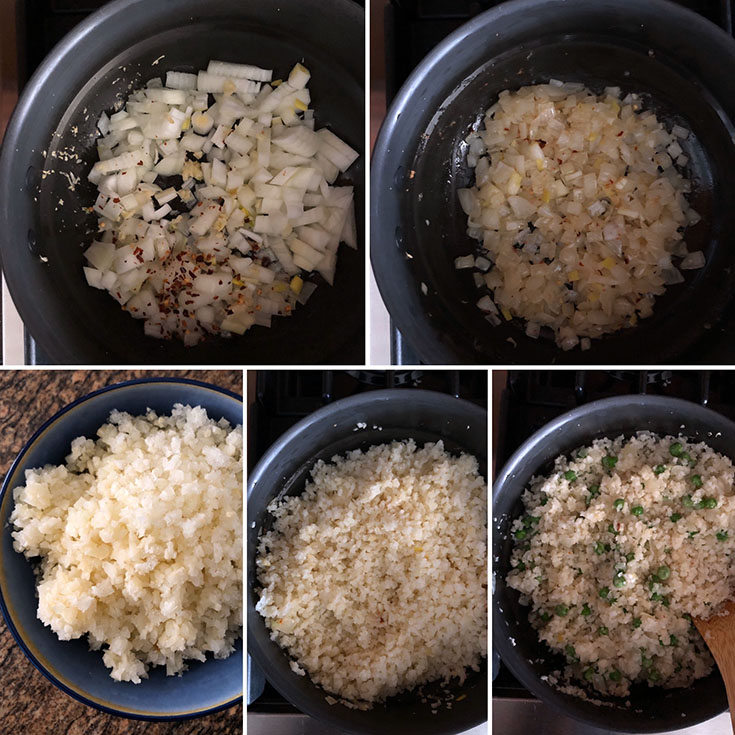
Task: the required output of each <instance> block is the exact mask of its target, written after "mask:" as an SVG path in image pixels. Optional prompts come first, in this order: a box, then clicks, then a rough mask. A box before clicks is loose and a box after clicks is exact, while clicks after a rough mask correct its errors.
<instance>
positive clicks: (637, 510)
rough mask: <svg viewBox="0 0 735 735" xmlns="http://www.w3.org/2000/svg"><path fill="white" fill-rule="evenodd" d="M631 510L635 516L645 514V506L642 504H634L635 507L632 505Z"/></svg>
mask: <svg viewBox="0 0 735 735" xmlns="http://www.w3.org/2000/svg"><path fill="white" fill-rule="evenodd" d="M630 512H631V513H632V514H633V515H634V516H642V515H643V506H642V505H634V506H633V507H632V508H631V509H630Z"/></svg>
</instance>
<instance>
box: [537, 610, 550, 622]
mask: <svg viewBox="0 0 735 735" xmlns="http://www.w3.org/2000/svg"><path fill="white" fill-rule="evenodd" d="M539 617H540V618H541V621H542V622H544V623H548V622H549V620H551V613H547V612H542V613H541V615H540V616H539Z"/></svg>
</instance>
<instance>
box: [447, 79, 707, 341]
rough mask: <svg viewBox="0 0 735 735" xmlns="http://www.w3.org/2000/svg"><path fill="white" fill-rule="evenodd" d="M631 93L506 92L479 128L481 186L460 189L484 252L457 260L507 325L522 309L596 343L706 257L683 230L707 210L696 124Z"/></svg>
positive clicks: (533, 319)
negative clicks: (690, 167) (698, 191)
mask: <svg viewBox="0 0 735 735" xmlns="http://www.w3.org/2000/svg"><path fill="white" fill-rule="evenodd" d="M620 95H621V92H620V89H618V88H617V87H615V88H608V89H606V90H605V93H604V94H602V95H599V96H598V95H595V94H594V93H592V92H590V91H589V90H588V89H586V88H585V87H584V86H583V85H582V84H571V83H565V84H562V83H561V82H556V81H552V82H550V83H549V84H540V85H536V86H533V87H523V88H521V89H519V90H518V91H517V92H509V91H505V92H502V93H501V94H500V97H499V99H498V101H497V103H496V104H494V105H493V106H492V107H491V108H490V109H489V110H488V111H487V113H486V115H485V120H484V129H481V130H478V131H476V132H474V131H473V132H472V133H471V134H470V136H469V137H468V139H467V142H468V143H469V147H468V157H467V161H468V163H469V165H470V166H471V167H472V168H474V173H475V184H474V186H473V187H471V188H468V189H462V190H460V192H459V198H460V202H461V204H462V207H463V209H464V211H465V213H466V214H467V215H468V217H469V219H468V228H469V229H468V233H469V235H470V236H471V237H473V238H475V239H477V240H479V241H480V242H481V243H482V251H481V255H480V257H478V258H475V257H474V256H465V257H462V258H458V259H457V261H456V265H457V267H459V268H472V267H475V268H476V269H477V272H476V273H475V281H476V284H477V285H478V287H482V288H484V287H488V288H489V289H490V291H491V293H492V298H491V295H490V294H486V295H484V296H482V297H481V298H480V300H479V301H478V304H477V305H478V307H479V308H480V309H482V310H483V311H485V312H486V313H487V318H488V320H489V321H491V322H492V323H493V324H499V323H500V322H501V321H502V320H503V319H505V320H510V319H512V318H513V317H520V318H522V319H524V320H525V321H526V322H527V325H526V334H528V336H529V337H532V338H537V337H538V336H539V334H540V332H541V328H542V327H549V328H550V329H551V330H553V332H554V335H555V338H556V343H557V344H558V345H559V346H560V347H561V348H562V349H565V350H568V349H572V348H573V347H574V346H576V345H577V344H579V342H580V338H583V339H582V345H581V346H582V348H583V349H588V348H589V347H590V340H589V338H590V337H600V336H601V335H603V334H605V333H608V332H614V331H616V330H619V329H621V328H623V327H630V326H635V324H636V323H637V321H638V319H640V318H645V317H648V316H650V315H651V314H652V312H653V306H654V300H655V297H656V296H660V295H661V294H663V293H664V291H665V290H666V286H667V285H671V284H675V283H680V282H682V281H683V280H684V279H683V276H682V275H681V273H680V271H679V269H680V268H682V269H691V268H701V267H702V266H703V265H704V262H705V261H704V254H703V253H702V252H699V251H698V252H695V253H691V254H688V253H687V246H686V243H685V242H684V240H683V231H684V229H685V228H686V227H687V226H688V225H689V224H693V223H696V222H697V221H698V220H699V215H698V214H697V213H696V212H695V211H694V210H693V209H691V208H690V207H689V204H688V203H687V200H686V199H685V196H684V195H685V194H686V193H687V192H689V191H690V188H691V187H690V184H689V182H688V180H687V179H686V178H685V176H684V170H685V167H686V165H687V163H688V160H689V159H688V157H687V156H686V155H685V153H684V151H683V149H682V147H681V145H680V141H681V140H683V139H685V138H687V137H688V135H689V133H688V131H687V130H686V129H684V128H682V127H681V126H678V125H676V126H674V127H673V128H672V130H671V132H669V131H668V130H667V129H666V128H665V127H664V125H663V123H661V122H659V120H657V118H656V115H655V114H654V113H653V112H651V111H650V110H649V111H643V110H642V105H641V101H640V98H639V97H638V96H637V95H635V94H628V95H626V96H625V97H624V98H623V99H622V100H621V99H620ZM672 258H683V260H680V261H679V260H677V261H676V262H677V264H678V267H677V266H676V265H674V262H673V261H672Z"/></svg>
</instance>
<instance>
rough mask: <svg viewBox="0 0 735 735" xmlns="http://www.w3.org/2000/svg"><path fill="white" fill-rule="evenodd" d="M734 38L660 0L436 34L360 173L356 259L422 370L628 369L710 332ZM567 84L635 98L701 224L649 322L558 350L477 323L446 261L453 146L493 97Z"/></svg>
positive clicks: (461, 180) (734, 186)
mask: <svg viewBox="0 0 735 735" xmlns="http://www.w3.org/2000/svg"><path fill="white" fill-rule="evenodd" d="M732 68H735V42H733V39H732V38H731V37H729V36H728V35H727V34H726V33H724V32H723V31H722V30H720V29H719V28H717V27H716V26H715V25H714V24H712V23H710V22H709V21H707V20H705V19H704V18H702V17H701V16H699V15H696V14H695V13H693V12H691V11H689V10H686V9H685V8H683V7H681V6H680V5H675V4H674V3H670V2H666V1H665V0H646V2H640V0H577V1H576V2H566V1H565V0H516V1H515V2H509V3H504V4H502V5H500V6H498V7H496V8H494V9H492V10H489V11H487V12H485V13H483V14H481V15H479V16H477V17H476V18H475V19H474V20H472V21H470V22H469V23H467V24H466V25H464V26H462V27H461V28H460V29H459V30H457V31H456V32H455V33H453V34H452V35H451V36H449V37H448V38H447V39H445V40H444V41H443V42H442V43H441V44H439V46H437V47H436V48H435V49H434V50H433V51H432V52H431V53H430V54H429V55H428V56H427V57H426V58H425V59H424V61H423V62H422V63H421V64H420V65H419V67H418V68H417V69H416V70H415V71H414V73H413V74H412V75H411V77H410V78H409V79H408V81H407V82H406V83H405V84H404V86H403V87H402V88H401V90H400V92H399V94H398V96H397V97H396V99H395V101H394V103H393V105H392V107H391V108H390V110H389V111H388V115H387V117H386V120H385V122H384V124H383V128H382V129H381V132H380V135H379V137H378V140H377V142H376V145H375V149H374V154H373V163H372V179H371V187H372V196H371V225H372V231H371V232H372V235H371V239H372V246H371V256H372V265H373V270H374V272H375V276H376V279H377V282H378V286H379V288H380V292H381V295H382V297H383V300H384V301H385V303H386V305H387V307H388V310H389V312H390V314H391V316H392V317H393V319H394V321H395V323H396V325H397V326H398V328H399V329H400V330H401V332H402V334H403V335H404V337H405V338H406V339H407V341H408V342H409V344H410V345H411V346H412V347H413V348H414V350H415V351H416V352H417V353H418V355H419V357H420V358H421V360H422V361H424V362H426V363H441V364H452V363H472V364H474V363H489V364H507V363H527V364H549V363H551V362H557V363H575V364H576V363H603V364H604V363H615V364H620V363H640V362H646V361H648V362H655V361H660V360H662V359H664V360H665V359H674V358H676V356H677V355H679V354H681V353H682V352H683V351H684V350H685V348H686V347H687V346H689V345H690V344H692V343H693V342H694V341H695V340H696V339H697V338H698V337H699V336H701V334H702V331H703V330H704V329H706V328H707V327H708V326H711V325H712V324H714V323H716V321H717V319H718V316H719V314H720V312H721V311H722V309H723V308H724V306H725V305H726V304H727V302H728V301H729V299H730V295H731V290H732V289H731V287H730V283H729V282H730V277H731V272H732V268H733V263H734V262H735V251H733V249H732V240H733V235H735V210H733V207H732V205H731V202H732V199H733V195H735V173H734V172H735V145H734V144H733V132H734V129H733V125H732V120H735V81H734V79H733V75H732V74H731V73H730V72H729V70H730V69H732ZM549 78H556V79H561V80H563V81H580V82H583V83H585V84H586V85H587V86H588V87H589V88H590V89H592V90H594V91H597V92H601V91H602V90H603V88H604V87H606V86H619V87H621V88H622V90H623V93H624V94H625V93H627V92H628V91H635V92H640V93H642V95H643V98H644V100H645V104H646V107H647V108H648V109H652V110H654V111H655V112H656V114H657V115H658V116H659V119H662V120H665V121H666V123H667V124H668V125H669V126H671V125H673V124H675V123H678V124H680V125H683V126H685V127H687V128H689V129H690V130H691V131H692V135H691V136H690V138H689V140H688V141H687V142H686V146H687V155H688V156H689V157H690V159H691V162H690V164H689V168H688V175H689V177H690V179H692V181H693V189H694V191H693V193H692V195H691V197H690V200H691V202H692V204H693V206H694V208H695V209H696V210H697V211H698V212H700V213H701V214H702V221H701V222H700V223H699V224H698V225H696V226H694V227H691V228H689V230H688V231H687V233H686V240H687V242H688V244H689V247H690V249H692V250H698V249H703V250H704V251H705V253H706V257H707V264H706V266H705V267H704V268H703V269H701V270H698V271H688V272H686V275H685V277H686V282H685V283H683V284H680V285H678V286H676V287H673V288H670V289H669V290H668V291H667V293H666V294H665V295H664V296H663V297H661V298H659V299H658V300H657V302H656V308H655V313H654V315H653V316H652V317H651V318H649V319H645V320H642V321H641V322H639V324H638V326H637V327H636V328H634V329H625V330H623V331H621V332H618V333H617V334H614V335H608V336H606V337H604V338H603V339H598V340H592V348H591V349H590V350H589V351H586V352H582V351H580V349H579V348H576V349H575V350H572V351H570V352H563V351H562V350H560V349H559V348H557V347H556V345H555V344H554V341H553V338H552V337H551V335H550V333H549V334H546V335H544V334H543V333H542V335H541V337H540V338H539V339H537V340H533V339H531V338H529V337H527V336H526V335H525V331H524V325H523V324H522V323H521V321H520V320H513V321H512V322H507V323H503V324H502V325H500V326H498V327H492V326H491V325H490V324H489V323H488V322H487V321H486V320H485V319H484V318H483V314H482V312H480V310H479V309H477V308H476V306H475V303H476V301H477V299H478V298H479V295H478V291H477V289H476V288H475V287H474V283H473V280H472V275H471V271H468V270H464V271H457V270H456V269H455V268H454V259H455V258H456V257H457V256H459V255H467V254H469V253H473V252H474V251H475V246H476V243H475V241H474V240H471V239H470V238H469V237H468V236H467V234H466V228H467V220H466V216H465V215H464V213H463V212H462V210H461V207H460V206H459V204H458V201H457V190H458V189H459V188H462V187H465V186H467V185H468V184H470V182H471V181H472V178H471V174H470V171H469V170H468V169H467V167H466V164H465V163H464V158H465V157H464V149H463V141H464V139H465V138H466V136H467V134H468V133H469V131H470V129H471V128H472V125H473V124H474V123H475V122H476V121H479V120H480V119H481V118H482V116H483V113H484V111H485V110H486V109H487V108H488V107H489V106H490V105H491V104H492V103H494V102H495V100H496V99H497V96H498V94H499V93H500V92H501V91H502V90H504V89H517V88H519V87H522V86H526V85H530V84H537V83H540V82H548V80H549Z"/></svg>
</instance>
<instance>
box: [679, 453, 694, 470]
mask: <svg viewBox="0 0 735 735" xmlns="http://www.w3.org/2000/svg"><path fill="white" fill-rule="evenodd" d="M679 459H680V460H681V461H682V462H685V463H686V464H688V465H689V466H690V467H694V466H695V465H696V464H697V461H696V460H695V459H692V457H691V455H689V454H687V453H686V452H684V453H683V454H681V455H680V456H679Z"/></svg>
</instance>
